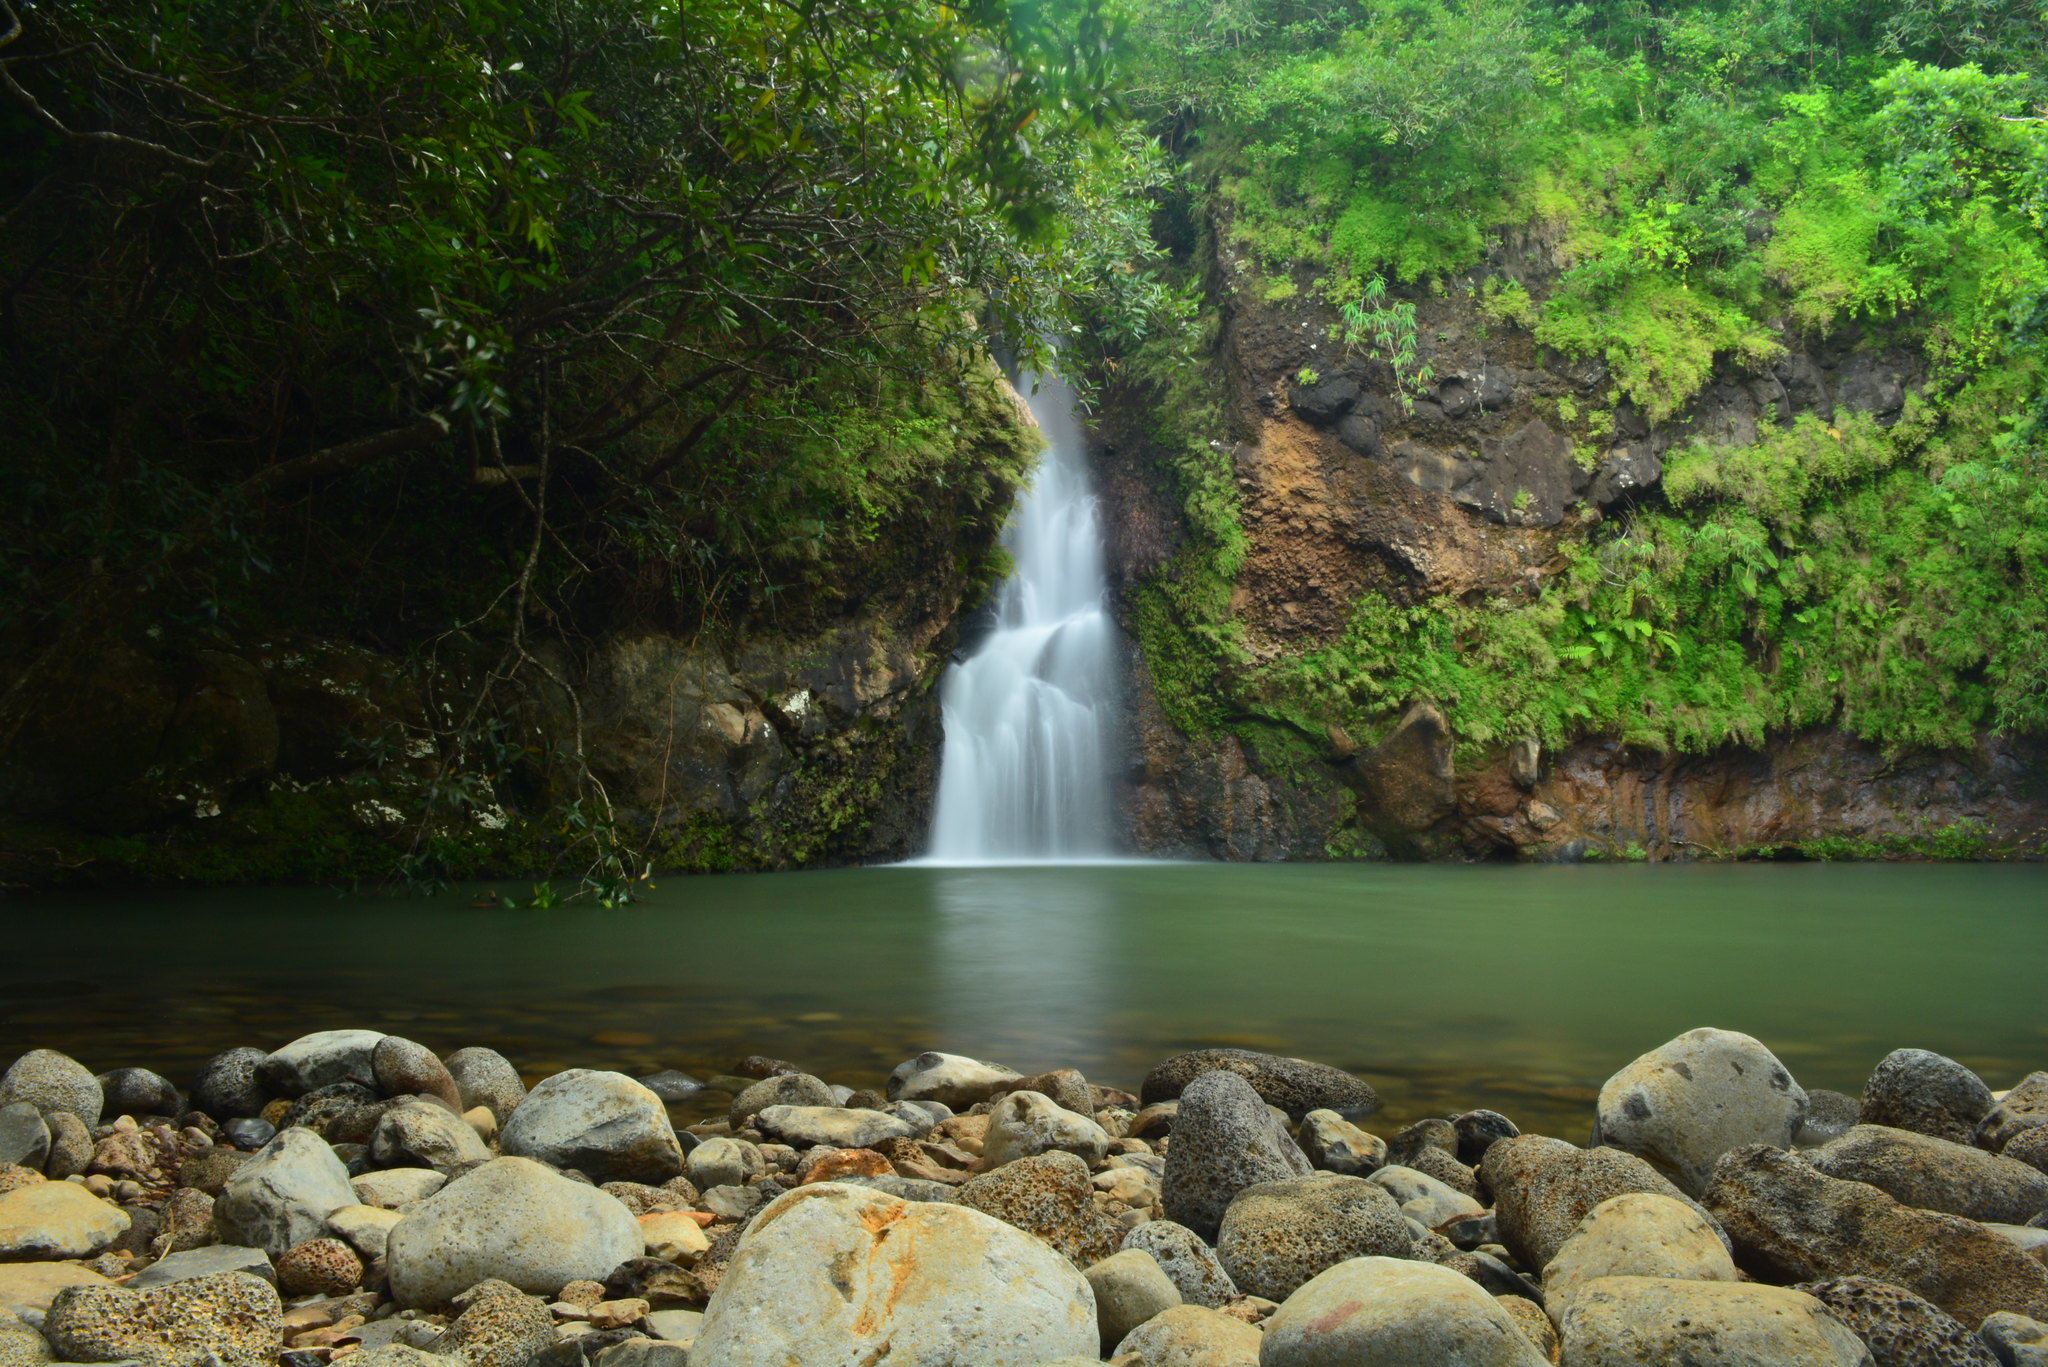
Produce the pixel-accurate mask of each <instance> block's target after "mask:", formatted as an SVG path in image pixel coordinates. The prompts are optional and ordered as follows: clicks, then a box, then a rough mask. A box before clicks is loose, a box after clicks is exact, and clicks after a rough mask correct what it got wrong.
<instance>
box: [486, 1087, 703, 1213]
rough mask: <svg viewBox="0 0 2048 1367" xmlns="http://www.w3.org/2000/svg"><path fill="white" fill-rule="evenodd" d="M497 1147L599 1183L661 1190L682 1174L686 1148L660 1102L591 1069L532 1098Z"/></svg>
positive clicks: (642, 1089)
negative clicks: (632, 1184) (644, 1184)
mask: <svg viewBox="0 0 2048 1367" xmlns="http://www.w3.org/2000/svg"><path fill="white" fill-rule="evenodd" d="M498 1147H499V1149H500V1150H501V1151H502V1152H504V1153H506V1154H508V1155H510V1156H512V1157H515V1158H537V1159H539V1160H541V1161H542V1162H544V1163H552V1164H553V1165H555V1166H556V1167H559V1168H574V1169H576V1170H577V1171H578V1172H580V1173H583V1174H585V1175H586V1176H588V1177H589V1178H590V1179H591V1180H592V1181H593V1182H622V1181H623V1182H648V1183H652V1184H655V1185H659V1184H660V1183H663V1182H666V1181H668V1180H669V1179H670V1178H671V1177H677V1176H680V1175H681V1174H682V1171H683V1147H682V1145H681V1144H680V1143H678V1142H677V1140H676V1132H675V1127H674V1126H673V1125H671V1124H670V1123H669V1118H668V1108H667V1107H666V1106H664V1105H663V1104H662V1101H661V1098H660V1097H658V1096H656V1095H655V1094H654V1093H652V1092H650V1091H648V1090H647V1089H646V1088H645V1087H642V1086H641V1085H640V1084H639V1083H637V1082H635V1081H633V1079H631V1078H629V1077H627V1076H626V1075H625V1074H624V1073H608V1072H597V1071H594V1070H591V1069H587V1068H571V1069H568V1070H567V1071H566V1072H560V1073H556V1074H555V1075H554V1076H553V1077H550V1078H548V1079H547V1080H546V1081H544V1082H542V1083H541V1084H540V1085H539V1086H537V1087H535V1088H534V1089H533V1090H532V1091H531V1092H528V1093H527V1094H526V1099H525V1100H524V1101H522V1102H520V1103H519V1109H518V1110H517V1111H515V1112H513V1114H512V1118H511V1119H510V1120H509V1121H507V1122H506V1123H505V1130H504V1133H503V1134H502V1135H500V1136H499V1139H498Z"/></svg>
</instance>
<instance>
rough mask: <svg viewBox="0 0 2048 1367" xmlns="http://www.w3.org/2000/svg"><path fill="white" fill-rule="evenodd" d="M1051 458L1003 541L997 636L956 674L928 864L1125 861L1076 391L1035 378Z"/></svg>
mask: <svg viewBox="0 0 2048 1367" xmlns="http://www.w3.org/2000/svg"><path fill="white" fill-rule="evenodd" d="M1023 387H1024V389H1025V392H1026V394H1027V395H1028V397H1027V399H1026V402H1027V403H1028V404H1029V405H1030V409H1031V415H1032V417H1033V418H1034V419H1036V420H1037V422H1038V426H1039V429H1040V430H1041V431H1042V432H1044V433H1045V438H1046V447H1045V454H1044V456H1043V457H1042V458H1041V459H1040V461H1039V466H1038V471H1037V473H1036V474H1035V475H1034V476H1033V477H1032V480H1031V484H1030V486H1029V487H1028V488H1027V489H1026V490H1025V491H1024V494H1023V496H1022V497H1021V498H1020V499H1019V500H1018V503H1017V509H1016V512H1015V514H1014V515H1013V516H1012V517H1011V519H1010V524H1009V526H1008V527H1006V528H1005V529H1004V532H1003V546H1004V548H1005V549H1006V550H1008V551H1009V553H1010V557H1011V560H1012V561H1013V562H1014V563H1015V565H1016V569H1015V571H1014V572H1013V573H1012V574H1011V576H1010V577H1009V579H1007V580H1005V581H1004V583H1003V585H1002V587H1001V588H1000V589H999V590H997V595H996V602H995V625H994V628H993V630H991V631H990V633H989V635H988V637H987V638H986V639H985V640H984V641H983V642H982V643H981V645H980V646H979V647H978V648H977V649H976V650H975V652H974V654H973V655H971V656H970V657H968V658H967V659H966V660H964V661H962V662H961V663H959V664H957V665H955V666H954V667H953V668H952V669H950V670H948V671H947V674H946V677H945V679H944V681H943V682H942V683H941V685H940V690H939V701H940V707H941V711H942V715H943V718H944V723H945V750H944V753H943V754H942V755H941V757H940V762H939V790H938V798H937V802H936V804H935V811H934V815H933V819H932V838H931V847H930V850H929V852H928V853H927V855H926V858H925V860H924V861H923V862H927V863H932V864H1018V863H1037V862H1046V861H1051V862H1059V863H1076V862H1094V861H1098V860H1099V861H1105V862H1106V861H1112V860H1116V859H1117V857H1118V854H1119V850H1118V847H1117V839H1116V831H1115V819H1114V813H1113V811H1112V804H1111V802H1110V787H1109V752H1110V747H1111V745H1112V744H1113V743H1114V739H1115V736H1116V734H1117V727H1116V720H1117V718H1116V709H1117V706H1118V703H1119V691H1120V684H1121V680H1120V679H1119V678H1118V671H1117V641H1116V627H1115V625H1114V624H1113V623H1112V622H1111V620H1110V617H1109V611H1108V580H1107V578H1106V577H1105V575H1104V572H1103V555H1102V533H1101V529H1100V527H1099V526H1098V524H1097V519H1096V500H1095V491H1094V489H1093V488H1092V487H1091V484H1090V481H1089V478H1088V464H1087V446H1086V443H1085V442H1084V441H1083V439H1082V436H1081V425H1080V423H1079V422H1078V421H1077V420H1076V418H1075V416H1074V395H1073V391H1072V390H1070V389H1068V388H1067V386H1066V385H1064V384H1062V383H1060V381H1058V380H1057V379H1054V378H1052V377H1051V376H1037V375H1030V374H1026V375H1025V376H1024V377H1023Z"/></svg>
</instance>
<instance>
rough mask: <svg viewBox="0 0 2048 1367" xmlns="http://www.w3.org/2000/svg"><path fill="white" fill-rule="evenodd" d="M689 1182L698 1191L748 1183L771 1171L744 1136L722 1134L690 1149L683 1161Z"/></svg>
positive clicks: (756, 1148) (759, 1151) (759, 1152)
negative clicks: (749, 1180)
mask: <svg viewBox="0 0 2048 1367" xmlns="http://www.w3.org/2000/svg"><path fill="white" fill-rule="evenodd" d="M684 1167H685V1169H686V1170H687V1172H688V1174H689V1178H690V1185H691V1186H693V1187H695V1188H697V1190H699V1191H710V1190H712V1189H713V1188H714V1187H740V1186H745V1185H746V1184H747V1181H748V1179H749V1178H752V1177H755V1176H757V1175H759V1174H760V1173H763V1172H766V1171H767V1170H768V1164H767V1162H766V1161H765V1160H764V1159H763V1158H762V1157H761V1150H760V1149H759V1148H758V1147H757V1146H755V1145H753V1144H749V1143H748V1142H747V1141H746V1140H744V1139H733V1138H731V1137H729V1136H727V1135H719V1136H718V1137H716V1138H714V1139H707V1140H705V1141H704V1142H703V1143H702V1144H699V1145H698V1146H697V1147H696V1148H694V1149H691V1150H690V1156H689V1157H688V1158H687V1159H685V1160H684Z"/></svg>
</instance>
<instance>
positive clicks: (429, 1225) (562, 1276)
mask: <svg viewBox="0 0 2048 1367" xmlns="http://www.w3.org/2000/svg"><path fill="white" fill-rule="evenodd" d="M384 1247H385V1252H384V1257H385V1263H386V1266H387V1268H388V1270H389V1275H390V1279H391V1295H392V1297H393V1299H395V1300H397V1301H398V1303H399V1304H400V1305H406V1306H412V1307H416V1308H429V1307H436V1306H442V1305H446V1304H448V1303H450V1302H451V1301H453V1300H454V1299H455V1297H456V1296H458V1295H460V1294H461V1293H462V1292H463V1291H465V1290H467V1289H468V1288H470V1287H472V1286H475V1285H476V1284H477V1283H479V1282H483V1281H489V1280H493V1279H495V1280H497V1281H502V1282H505V1283H507V1284H509V1285H511V1286H515V1287H517V1288H519V1289H520V1290H521V1291H525V1292H530V1293H532V1294H534V1295H541V1296H548V1297H553V1296H554V1295H555V1294H556V1293H557V1292H559V1291H560V1290H561V1289H562V1288H563V1287H564V1286H567V1285H568V1284H569V1283H570V1282H573V1281H579V1280H589V1281H603V1280H604V1279H605V1277H607V1276H609V1275H610V1273H611V1271H612V1269H614V1268H616V1267H617V1266H618V1265H619V1264H620V1263H623V1262H625V1261H626V1260H627V1259H628V1258H637V1257H639V1256H640V1253H641V1238H640V1226H639V1225H638V1224H637V1223H635V1221H634V1219H633V1216H632V1213H631V1212H630V1211H628V1210H627V1209H626V1207H625V1206H624V1205H622V1204H620V1202H619V1201H618V1200H617V1198H615V1197H612V1196H609V1195H607V1194H606V1193H604V1192H602V1191H599V1190H598V1189H597V1188H595V1187H588V1186H585V1185H584V1184H583V1183H581V1182H576V1181H572V1180H571V1179H569V1178H567V1177H564V1176H562V1175H561V1174H560V1173H557V1172H553V1171H550V1170H549V1169H548V1168H546V1167H544V1166H542V1165H541V1164H539V1163H536V1162H534V1161H533V1160H531V1159H527V1158H494V1159H492V1160H491V1161H490V1162H488V1163H486V1164H484V1165H483V1166H482V1167H479V1168H475V1169H472V1170H471V1171H469V1172H467V1173H465V1174H463V1176H462V1177H461V1178H459V1179H458V1180H456V1181H453V1182H450V1183H449V1184H448V1185H447V1186H445V1187H443V1188H441V1190H439V1191H437V1192H435V1193H434V1194H433V1195H432V1196H429V1197H427V1198H426V1199H425V1200H424V1201H422V1202H420V1203H419V1204H418V1205H417V1206H415V1207H413V1208H412V1210H410V1211H409V1212H407V1213H406V1215H405V1218H404V1219H402V1220H400V1221H399V1222H398V1223H397V1224H396V1225H394V1226H393V1227H392V1229H391V1232H390V1234H389V1235H388V1236H387V1237H386V1239H385V1246H384Z"/></svg>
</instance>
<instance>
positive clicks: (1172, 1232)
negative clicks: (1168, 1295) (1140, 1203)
mask: <svg viewBox="0 0 2048 1367" xmlns="http://www.w3.org/2000/svg"><path fill="white" fill-rule="evenodd" d="M1123 1246H1124V1249H1125V1250H1126V1251H1130V1250H1134V1249H1135V1250H1137V1251H1139V1252H1142V1253H1148V1254H1150V1255H1151V1256H1152V1260H1153V1261H1154V1262H1156V1263H1158V1264H1159V1267H1160V1270H1161V1271H1163V1272H1165V1273H1166V1276H1167V1280H1169V1281H1171V1282H1172V1283H1173V1284H1174V1285H1175V1286H1176V1287H1178V1288H1180V1298H1181V1299H1182V1300H1184V1301H1186V1302H1187V1303H1188V1304H1190V1305H1202V1306H1207V1307H1208V1308H1210V1309H1211V1310H1214V1309H1217V1308H1218V1307H1220V1306H1222V1305H1224V1304H1225V1303H1227V1302H1229V1301H1231V1300H1234V1299H1236V1297H1237V1283H1236V1282H1233V1281H1232V1280H1230V1274H1229V1273H1228V1272H1226V1271H1224V1270H1223V1263H1222V1260H1221V1259H1219V1258H1218V1257H1217V1256H1216V1250H1215V1249H1213V1248H1211V1247H1209V1245H1207V1244H1205V1243H1203V1242H1202V1236H1201V1235H1199V1234H1197V1233H1195V1232H1194V1231H1193V1230H1192V1229H1189V1228H1188V1227H1187V1226H1186V1225H1179V1224H1175V1223H1174V1222H1173V1221H1171V1220H1147V1221H1146V1222H1145V1223H1144V1224H1142V1225H1139V1226H1138V1227H1137V1228H1136V1229H1134V1230H1132V1231H1131V1232H1130V1233H1129V1234H1126V1235H1125V1236H1124V1242H1123Z"/></svg>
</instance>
